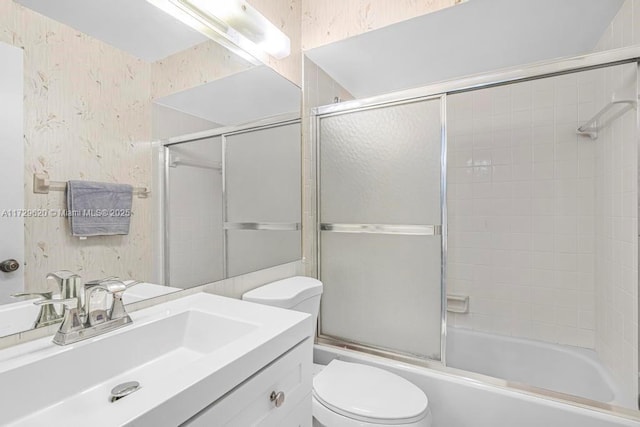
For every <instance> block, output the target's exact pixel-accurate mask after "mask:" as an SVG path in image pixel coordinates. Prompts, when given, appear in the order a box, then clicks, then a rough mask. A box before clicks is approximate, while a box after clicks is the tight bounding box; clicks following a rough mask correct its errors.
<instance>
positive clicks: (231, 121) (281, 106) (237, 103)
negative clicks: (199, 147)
mask: <svg viewBox="0 0 640 427" xmlns="http://www.w3.org/2000/svg"><path fill="white" fill-rule="evenodd" d="M155 102H156V103H158V104H160V105H164V106H165V107H170V108H173V109H176V110H179V111H182V112H185V113H188V114H191V115H193V116H196V117H200V118H202V119H205V120H209V121H211V122H215V123H219V124H220V125H223V126H235V125H239V124H243V123H248V122H252V121H256V120H259V119H263V118H267V117H273V116H278V115H281V114H285V113H294V112H295V113H298V114H299V113H300V102H301V99H300V88H299V87H298V86H296V85H294V84H293V83H291V82H290V81H289V80H287V79H285V78H284V77H282V76H281V75H280V74H278V73H277V72H275V71H274V70H273V69H271V68H269V67H268V66H266V65H262V66H259V67H254V68H251V69H249V70H247V71H242V72H240V73H236V74H232V75H230V76H228V77H224V78H221V79H217V80H214V81H212V82H210V83H207V84H204V85H200V86H196V87H194V88H193V89H187V90H184V91H182V92H178V93H175V94H172V95H169V96H166V97H164V98H160V99H157V100H155Z"/></svg>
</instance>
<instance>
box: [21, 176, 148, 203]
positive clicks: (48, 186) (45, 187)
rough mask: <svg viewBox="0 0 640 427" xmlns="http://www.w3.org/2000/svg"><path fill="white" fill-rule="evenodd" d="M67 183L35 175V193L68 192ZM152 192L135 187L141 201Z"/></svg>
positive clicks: (134, 193)
mask: <svg viewBox="0 0 640 427" xmlns="http://www.w3.org/2000/svg"><path fill="white" fill-rule="evenodd" d="M66 189H67V183H66V182H65V181H51V180H50V179H49V175H47V174H46V173H34V174H33V192H34V193H37V194H49V191H66ZM150 194H151V190H149V189H148V188H147V187H134V188H133V195H134V196H138V197H139V198H141V199H144V198H147V197H149V195H150Z"/></svg>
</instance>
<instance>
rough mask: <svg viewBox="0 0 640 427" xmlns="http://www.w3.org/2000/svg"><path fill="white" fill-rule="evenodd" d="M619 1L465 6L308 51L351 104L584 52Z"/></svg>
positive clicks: (472, 2) (502, 0) (522, 0)
mask: <svg viewBox="0 0 640 427" xmlns="http://www.w3.org/2000/svg"><path fill="white" fill-rule="evenodd" d="M621 5H622V0H469V1H468V2H466V3H462V4H460V5H457V6H454V7H450V8H447V9H443V10H441V11H438V12H434V13H430V14H427V15H423V16H420V17H417V18H414V19H411V20H408V21H404V22H401V23H398V24H394V25H390V26H388V27H384V28H381V29H378V30H375V31H370V32H367V33H364V34H362V35H359V36H355V37H351V38H349V39H346V40H342V41H339V42H336V43H332V44H329V45H326V46H321V47H318V48H315V49H312V50H310V51H308V52H306V55H307V56H308V57H309V58H310V59H311V60H312V61H314V62H315V63H316V64H318V65H319V66H320V67H321V68H322V69H324V71H326V72H327V73H328V74H329V75H331V76H332V77H333V78H334V79H335V80H336V81H337V82H338V83H340V84H341V85H342V86H343V87H344V88H345V89H347V90H348V91H349V92H351V94H352V95H354V96H355V97H356V98H364V97H368V96H373V95H378V94H382V93H388V92H393V91H397V90H401V89H408V88H413V87H420V86H424V85H426V84H429V83H433V82H437V81H442V80H449V79H452V78H455V77H461V76H466V75H471V74H477V73H482V72H486V71H489V70H495V69H499V68H505V67H511V66H515V65H521V64H527V63H531V62H536V61H541V60H545V59H552V58H558V57H563V56H573V55H578V54H581V53H585V52H588V51H590V50H592V49H593V47H594V46H595V45H596V43H597V42H598V40H599V39H600V37H601V36H602V34H603V33H604V31H605V29H606V28H607V26H608V25H609V23H610V22H611V20H612V19H613V17H614V16H615V14H616V12H617V11H618V10H619V9H620V6H621Z"/></svg>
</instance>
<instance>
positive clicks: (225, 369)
mask: <svg viewBox="0 0 640 427" xmlns="http://www.w3.org/2000/svg"><path fill="white" fill-rule="evenodd" d="M130 315H131V318H132V319H133V323H132V324H130V325H128V326H126V327H123V328H121V329H118V330H116V331H112V332H109V333H106V334H104V335H100V336H97V337H94V338H91V339H87V340H84V341H80V342H77V343H74V344H71V345H67V346H58V345H56V344H53V343H52V342H51V338H50V337H47V338H43V339H40V340H37V341H32V342H28V343H24V344H21V345H17V346H14V347H11V348H8V349H5V350H2V351H0V383H2V384H3V387H2V388H1V389H0V399H2V401H4V402H11V405H7V407H6V408H4V409H3V411H2V413H0V424H3V425H5V424H10V425H16V426H37V425H46V424H47V423H49V422H50V421H51V420H56V419H57V420H62V419H64V420H65V424H66V425H86V424H87V423H90V424H91V425H92V426H121V425H128V426H159V425H167V426H169V425H171V426H174V425H176V426H177V425H189V426H200V425H202V426H205V425H207V426H209V425H216V426H219V425H230V426H250V425H260V426H309V425H311V386H312V373H311V371H312V351H313V347H312V344H313V343H312V340H311V339H310V337H309V330H311V329H312V328H311V318H310V317H309V316H308V315H306V314H303V313H298V312H293V311H287V310H282V309H277V308H273V307H267V306H261V305H258V304H252V303H248V302H243V301H239V300H235V299H230V298H225V297H220V296H215V295H210V294H205V293H198V294H195V295H190V296H187V297H183V298H179V299H176V300H173V301H169V302H166V303H163V304H159V305H156V306H153V307H150V308H147V309H144V310H140V311H136V312H133V313H130ZM130 381H135V382H138V383H139V385H140V386H139V388H137V389H136V390H135V391H133V392H131V393H130V394H128V395H126V396H125V397H122V398H120V399H118V400H115V399H113V396H112V390H113V389H114V388H115V387H117V386H118V385H120V384H123V383H126V382H130ZM27 396H28V398H27Z"/></svg>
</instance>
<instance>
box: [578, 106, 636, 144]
mask: <svg viewBox="0 0 640 427" xmlns="http://www.w3.org/2000/svg"><path fill="white" fill-rule="evenodd" d="M636 105H637V102H636V101H635V100H633V99H620V100H616V99H615V98H614V99H612V100H611V101H610V102H609V103H608V104H607V105H605V106H604V108H602V109H601V110H600V111H598V112H597V113H596V114H595V115H594V116H593V117H592V118H590V119H589V120H587V122H585V123H584V124H583V125H582V126H580V127H579V128H578V130H577V133H578V135H586V136H588V137H589V138H591V139H598V132H600V130H602V129H603V128H605V127H607V126H609V125H610V124H611V123H612V122H613V121H614V120H616V119H617V118H618V117H621V116H622V115H623V114H624V113H626V112H627V111H629V110H631V109H633V108H636ZM616 107H617V108H618V110H617V111H616V112H615V113H613V114H612V115H611V116H610V117H609V118H608V119H607V120H604V121H602V122H600V119H601V118H602V117H603V116H604V115H605V114H606V113H607V112H608V111H609V110H611V109H612V108H616Z"/></svg>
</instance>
